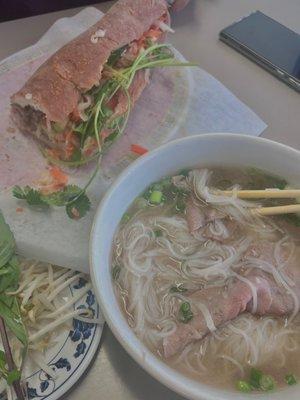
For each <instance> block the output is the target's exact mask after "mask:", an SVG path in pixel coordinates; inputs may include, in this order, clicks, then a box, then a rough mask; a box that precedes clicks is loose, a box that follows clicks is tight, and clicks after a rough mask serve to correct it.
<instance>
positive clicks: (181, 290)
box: [170, 283, 187, 293]
mask: <svg viewBox="0 0 300 400" xmlns="http://www.w3.org/2000/svg"><path fill="white" fill-rule="evenodd" d="M186 291H187V289H186V288H185V287H184V286H183V284H182V283H178V284H176V285H174V286H171V288H170V293H184V292H186Z"/></svg>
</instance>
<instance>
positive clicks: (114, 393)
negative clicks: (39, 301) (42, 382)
mask: <svg viewBox="0 0 300 400" xmlns="http://www.w3.org/2000/svg"><path fill="white" fill-rule="evenodd" d="M112 3H113V2H107V3H104V4H99V5H96V7H97V8H99V9H100V10H102V11H106V10H107V9H108V8H109V6H110V5H111V4H112ZM257 9H259V10H260V11H262V12H264V13H265V14H268V15H269V16H270V17H272V18H274V19H276V20H277V21H279V22H281V23H282V24H284V25H286V26H288V27H289V28H291V29H293V30H295V31H296V32H298V33H300V19H299V15H300V2H299V0H288V1H282V0H243V1H240V0H192V1H191V3H190V5H189V6H188V7H187V8H186V9H185V10H184V11H182V12H181V13H179V14H177V15H174V16H173V28H174V29H175V30H176V32H175V34H174V35H172V36H170V37H169V40H170V41H171V42H172V43H173V45H174V46H175V47H176V48H177V49H178V50H179V51H180V52H181V53H182V54H183V55H184V56H185V57H186V58H187V59H188V60H193V61H195V62H197V63H198V64H199V65H200V67H201V68H203V69H205V70H206V71H208V72H209V73H211V74H212V75H214V76H215V77H216V78H217V79H219V80H220V81H221V82H222V83H223V84H224V85H225V86H227V87H228V88H229V89H230V90H231V91H232V92H233V93H234V94H236V95H237V97H239V98H240V99H241V100H242V101H244V102H245V103H246V104H247V105H248V106H249V107H250V108H252V109H253V110H254V111H255V112H256V113H257V114H258V115H259V116H260V117H261V118H262V119H263V120H264V121H265V122H266V123H267V124H268V128H267V129H266V130H265V131H264V133H263V135H262V136H264V137H267V138H270V139H273V140H276V141H279V142H282V143H285V144H288V145H290V146H293V147H296V148H298V149H300V128H299V127H300V112H299V109H300V107H299V106H300V95H299V93H297V92H295V91H294V90H292V89H291V88H289V87H288V86H286V85H285V84H284V83H282V82H280V81H279V80H277V79H276V78H275V77H273V76H272V75H270V74H269V73H268V72H266V71H264V70H263V69H261V68H260V67H258V66H257V65H256V64H254V63H252V62H251V61H249V60H248V59H246V58H245V57H243V56H242V55H240V54H238V53H237V52H235V51H234V50H232V49H231V48H229V47H228V46H226V45H225V44H223V43H221V42H220V41H219V40H218V34H219V31H220V30H221V29H222V28H224V27H226V26H227V25H229V24H230V23H232V22H233V21H235V20H237V19H238V18H240V17H241V16H244V15H247V14H248V13H249V12H251V11H254V10H257ZM78 11H80V8H77V9H71V10H64V11H60V12H55V13H51V14H44V15H41V16H37V17H31V18H25V19H21V20H16V21H10V22H4V23H2V24H0V38H1V46H0V60H1V59H3V58H5V57H7V56H9V55H10V54H13V53H15V52H16V51H19V50H21V49H22V48H24V47H27V46H30V45H31V44H33V43H35V42H36V41H37V40H38V39H39V38H40V36H41V35H42V34H43V33H44V32H45V31H46V30H47V29H48V28H49V27H50V26H51V25H52V24H53V23H54V22H55V21H56V20H57V19H58V18H61V17H68V16H72V15H74V14H76V13H77V12H78ZM85 397H86V398H91V399H95V398H99V399H101V400H110V399H113V400H119V399H120V400H121V399H122V400H141V399H143V400H150V399H151V400H152V399H156V400H168V399H170V400H171V399H172V400H180V399H181V400H182V397H180V396H178V395H176V394H175V393H173V392H171V391H170V390H168V389H167V388H165V387H164V386H162V385H161V384H159V383H157V382H156V381H155V380H154V379H152V378H151V377H150V376H149V375H148V374H147V373H146V372H144V371H143V370H142V369H141V368H140V367H139V366H138V365H137V364H136V363H135V361H133V360H132V359H131V358H130V357H129V356H128V355H127V353H126V352H125V351H124V350H123V348H122V347H121V346H120V345H119V343H118V342H117V341H116V340H115V338H114V337H113V335H112V333H111V331H110V330H109V329H108V328H107V327H106V328H105V329H104V333H103V337H102V344H101V348H100V351H99V353H98V354H97V356H96V358H95V362H94V363H93V365H92V366H91V368H90V369H89V371H88V373H87V374H86V376H85V377H84V379H82V380H81V381H80V382H79V383H78V385H77V386H76V387H75V388H74V389H73V390H72V392H71V393H69V394H68V395H66V396H65V397H64V399H65V400H71V399H72V400H80V399H83V398H85Z"/></svg>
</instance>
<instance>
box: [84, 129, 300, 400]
mask: <svg viewBox="0 0 300 400" xmlns="http://www.w3.org/2000/svg"><path fill="white" fill-rule="evenodd" d="M207 138H210V139H213V138H216V139H217V138H228V139H234V138H236V139H242V140H244V141H245V144H246V143H247V142H248V143H250V142H257V143H265V144H268V145H269V146H270V149H271V148H272V147H273V148H274V147H276V148H277V149H282V150H283V151H286V152H290V153H293V155H294V156H296V157H297V158H299V161H300V151H299V150H297V149H294V148H292V147H290V146H287V145H285V144H283V143H279V142H276V141H273V140H270V139H267V138H262V137H256V136H250V135H247V134H243V133H223V132H217V133H207V134H205V133H204V134H200V135H192V136H188V137H184V138H180V139H176V140H173V141H170V142H168V143H165V144H163V145H162V146H160V147H158V148H156V149H154V150H152V151H150V152H149V153H147V154H145V155H143V156H142V157H139V158H138V159H137V160H135V161H134V162H133V163H132V164H130V166H129V167H127V168H126V169H125V170H124V171H123V172H122V173H121V174H120V175H119V176H118V177H117V179H116V180H115V181H114V182H113V184H112V185H111V187H110V188H109V189H108V191H107V192H106V194H105V195H104V197H103V198H102V200H101V202H100V204H99V205H98V208H97V210H96V213H95V217H94V221H93V225H92V229H91V233H90V241H89V264H90V275H91V279H92V283H93V286H94V290H95V294H96V297H97V299H98V302H99V304H100V307H101V310H102V312H103V314H104V317H105V320H106V322H107V324H108V325H109V327H110V329H111V330H112V332H113V334H114V335H115V337H116V338H117V340H118V341H119V343H121V345H122V346H123V348H124V349H125V350H126V351H127V353H128V354H129V355H130V356H131V357H132V358H133V359H134V360H135V361H136V362H137V363H138V364H139V365H140V366H141V367H142V368H143V369H144V370H146V371H147V372H148V373H149V374H150V375H151V376H153V377H154V378H155V379H157V380H158V381H159V382H161V383H163V384H164V385H165V386H167V387H168V388H170V389H171V390H173V391H175V392H177V393H179V394H180V395H182V396H186V397H187V398H189V399H194V400H252V399H256V400H262V399H263V400H282V398H283V396H285V395H287V396H288V395H289V392H288V391H289V390H290V388H287V389H281V390H279V391H276V392H274V393H269V394H268V393H263V394H261V395H260V394H250V395H247V394H241V393H238V392H234V391H227V390H220V389H216V388H214V387H212V386H210V385H206V384H203V383H201V382H199V381H196V380H193V379H190V378H187V377H186V376H184V375H183V374H181V373H179V372H177V371H176V370H174V369H173V368H171V367H169V366H168V365H167V364H166V363H165V362H163V361H162V360H159V359H158V358H157V357H156V356H154V355H153V353H151V352H150V351H149V350H148V349H147V347H146V346H145V345H144V344H143V343H142V342H141V341H140V340H139V339H138V338H137V336H136V335H135V334H134V332H133V331H132V330H131V328H130V327H129V326H128V325H127V328H125V327H124V326H123V328H124V329H126V332H125V333H126V335H124V334H121V332H120V329H119V328H120V326H119V324H120V320H122V319H123V318H124V317H123V314H122V312H121V310H120V309H119V308H118V310H114V311H116V313H117V314H118V317H117V320H118V321H116V320H115V318H114V317H113V316H112V315H111V313H110V311H109V310H107V309H106V302H105V298H104V297H102V293H101V287H98V282H97V279H96V276H97V273H96V269H97V266H98V265H99V263H98V262H97V263H96V261H95V256H94V253H95V251H94V249H95V247H96V245H97V244H96V242H95V236H96V231H97V228H98V225H99V220H100V221H101V219H102V214H103V212H104V210H105V208H106V207H107V204H108V203H109V199H110V198H111V197H112V196H113V195H114V192H115V191H117V188H118V186H119V184H120V183H121V182H122V181H123V180H126V178H127V177H128V176H129V175H131V174H132V173H134V171H135V170H136V169H138V168H141V167H142V166H143V165H144V164H146V163H147V162H148V160H150V159H152V158H155V157H157V156H158V155H159V154H161V153H163V152H164V151H165V149H167V148H169V147H172V146H176V145H178V144H180V143H185V142H187V141H195V140H196V141H197V140H200V141H202V140H204V141H205V140H206V139H207ZM179 168H180V167H179ZM100 286H101V285H100ZM126 337H127V339H128V338H130V339H131V340H133V341H138V342H139V343H140V344H141V346H142V347H143V350H142V354H141V352H140V351H138V350H136V349H135V348H134V346H132V345H130V344H129V343H128V340H127V339H126ZM296 386H297V394H298V391H299V389H300V385H296ZM201 393H203V394H201Z"/></svg>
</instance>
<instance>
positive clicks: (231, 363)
mask: <svg viewBox="0 0 300 400" xmlns="http://www.w3.org/2000/svg"><path fill="white" fill-rule="evenodd" d="M211 177H212V172H211V171H209V170H207V169H201V170H193V171H191V172H189V174H188V176H187V177H184V176H183V175H178V176H175V177H173V178H172V182H173V184H174V186H176V187H178V188H179V189H180V190H183V191H184V192H187V193H188V195H189V196H192V201H193V204H195V205H196V206H199V207H201V210H204V213H205V212H207V213H208V211H209V212H210V214H209V216H208V217H207V219H208V220H209V225H207V226H205V229H207V232H205V233H206V234H211V235H212V237H211V239H207V238H206V237H204V236H205V233H204V232H203V231H201V230H198V231H196V232H193V233H192V234H191V233H190V231H189V226H188V223H187V218H186V215H185V214H179V213H178V214H175V213H174V212H173V211H172V210H171V208H170V206H168V205H167V204H166V205H160V206H159V207H151V208H150V207H147V206H145V205H144V206H143V208H142V209H140V210H139V211H137V212H136V213H135V214H133V216H132V217H131V219H130V220H129V221H128V222H127V223H124V224H122V225H121V226H120V227H119V230H118V231H117V233H116V235H115V238H114V248H113V255H112V263H113V265H119V266H121V270H120V274H119V277H118V279H117V281H116V285H115V287H116V294H117V296H118V298H119V300H120V304H121V305H122V308H123V310H124V313H125V315H126V318H127V320H128V323H129V325H130V326H131V328H132V329H133V331H134V332H135V333H136V334H137V336H138V337H139V338H140V339H141V340H142V341H143V342H144V343H145V344H146V345H147V346H148V347H149V348H150V349H151V350H152V351H153V352H155V354H160V356H161V357H163V355H162V350H161V349H162V342H163V339H164V338H166V337H168V336H170V335H173V334H174V333H175V332H176V329H177V327H178V312H179V309H180V305H181V304H182V303H183V302H188V303H190V305H191V308H192V311H193V313H194V315H197V316H199V314H200V315H201V314H202V315H203V318H204V321H205V324H206V327H207V328H208V330H209V332H210V334H208V335H206V336H205V337H204V338H203V334H201V332H198V331H197V330H196V328H195V327H194V325H193V324H190V325H189V329H190V333H189V334H191V335H192V337H193V339H194V340H195V342H193V343H190V344H188V345H187V346H186V347H185V348H184V349H183V350H182V351H180V352H179V353H178V354H177V355H175V356H173V358H172V359H171V360H170V363H171V365H173V366H174V367H176V368H177V369H180V370H181V371H183V372H186V373H188V374H189V376H190V374H192V376H195V377H199V376H200V377H201V378H203V379H205V377H207V380H208V377H209V374H210V373H211V371H212V370H214V371H215V372H214V377H215V380H216V381H218V382H222V384H224V382H226V381H228V380H230V379H231V378H232V377H235V378H236V377H237V372H238V376H243V375H244V374H246V373H248V371H249V366H258V367H261V366H262V367H264V366H266V365H268V363H269V362H270V360H273V359H274V360H275V365H276V367H277V366H278V368H279V365H281V366H284V365H285V363H286V360H287V357H290V355H291V354H292V353H296V354H299V355H300V342H299V337H300V336H299V335H300V324H299V322H300V321H299V317H298V312H299V300H298V297H297V294H296V292H295V290H294V289H295V282H294V281H293V278H292V276H290V273H289V270H287V268H286V267H287V266H288V265H289V263H290V262H291V261H293V260H294V259H295V254H298V253H296V251H298V249H297V248H296V244H295V241H294V240H293V239H292V238H291V237H290V235H289V234H288V233H287V232H286V231H285V230H284V229H282V228H281V227H280V226H277V225H276V223H275V221H273V220H270V219H267V218H260V217H254V216H253V215H252V214H251V212H250V211H251V208H253V207H258V206H259V203H257V202H253V201H245V200H242V199H239V198H237V196H236V195H235V194H233V196H231V197H230V196H220V194H219V193H217V191H216V189H214V188H212V187H210V186H209V182H210V179H211ZM239 188H240V187H239V186H238V185H235V186H233V187H232V190H233V192H234V191H236V190H238V189H239ZM208 204H209V205H208ZM211 211H213V212H212V213H211ZM129 212H130V211H129ZM211 214H212V215H211ZM228 220H234V222H235V223H236V224H237V225H238V229H237V231H236V232H234V233H231V232H230V228H228V225H227V221H228ZM157 230H159V231H161V233H160V234H159V235H157V236H156V235H155V232H156V231H157ZM209 237H210V236H209ZM215 238H216V239H218V240H214V239H215ZM264 241H265V242H267V243H271V250H272V251H271V252H270V255H269V254H262V257H260V254H254V255H252V253H253V249H254V250H255V248H256V247H257V248H259V244H260V243H262V242H264ZM258 253H259V252H258ZM256 270H258V271H261V273H262V275H263V274H265V273H267V274H268V276H272V277H273V278H274V281H275V282H276V284H277V285H278V287H279V288H284V290H286V291H287V293H289V294H290V296H291V298H292V299H293V302H294V304H293V306H294V307H293V312H292V315H291V316H290V318H289V320H288V327H286V321H285V320H284V319H283V318H274V317H270V316H265V317H260V318H258V317H255V316H253V315H251V314H248V313H244V314H242V315H240V316H238V317H237V318H236V319H234V320H233V321H230V322H228V323H227V324H226V325H224V326H221V327H218V329H217V330H216V325H217V322H216V321H217V320H216V321H214V318H213V316H212V314H211V310H210V309H209V308H208V307H207V305H206V304H205V303H204V302H201V303H200V302H197V296H193V294H194V293H196V292H197V291H200V290H202V289H203V288H214V287H220V288H222V287H223V286H225V285H227V284H228V283H230V282H232V281H235V280H237V279H238V280H240V281H242V282H244V283H245V284H246V285H248V286H249V288H250V290H251V294H252V296H251V299H252V300H251V301H252V310H251V312H252V313H253V314H255V313H256V312H257V311H258V310H260V307H259V304H258V303H259V301H258V299H259V294H258V293H257V291H258V290H259V288H257V286H255V284H254V283H255V281H253V280H251V276H253V273H254V272H255V271H256ZM247 274H249V275H250V277H249V276H247ZM254 276H255V275H254ZM258 276H259V275H258ZM174 287H175V290H173V291H172V289H174ZM176 288H182V291H180V290H179V292H176ZM200 298H201V296H200ZM248 304H249V305H250V303H248ZM247 310H248V308H247ZM206 333H207V332H206ZM198 338H199V339H201V341H198V342H197V339H198ZM220 358H221V359H222V360H223V362H220ZM168 362H169V361H168Z"/></svg>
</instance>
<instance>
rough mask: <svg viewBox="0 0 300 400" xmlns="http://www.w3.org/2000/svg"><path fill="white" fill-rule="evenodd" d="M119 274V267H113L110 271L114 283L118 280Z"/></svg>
mask: <svg viewBox="0 0 300 400" xmlns="http://www.w3.org/2000/svg"><path fill="white" fill-rule="evenodd" d="M120 272H121V267H120V265H115V266H114V267H113V269H112V278H113V280H114V281H116V280H118V279H119V276H120Z"/></svg>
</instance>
